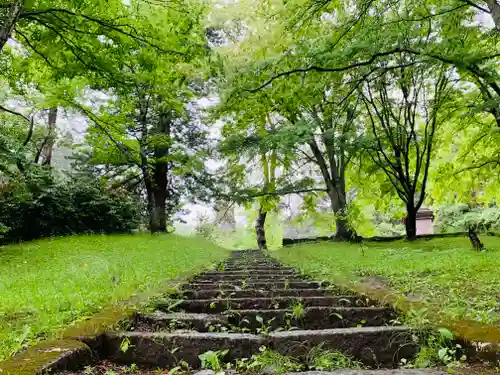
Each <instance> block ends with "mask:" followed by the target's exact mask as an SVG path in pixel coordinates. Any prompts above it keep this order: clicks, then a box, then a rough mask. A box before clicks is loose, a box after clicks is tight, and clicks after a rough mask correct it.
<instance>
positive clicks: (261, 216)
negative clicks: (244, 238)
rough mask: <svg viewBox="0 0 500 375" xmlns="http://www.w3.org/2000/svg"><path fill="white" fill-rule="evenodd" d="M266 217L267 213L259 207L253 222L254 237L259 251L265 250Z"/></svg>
mask: <svg viewBox="0 0 500 375" xmlns="http://www.w3.org/2000/svg"><path fill="white" fill-rule="evenodd" d="M266 217H267V212H265V211H264V210H263V209H262V207H260V208H259V213H258V215H257V220H255V235H256V237H257V245H258V246H259V249H261V250H266V249H267V241H266V229H265V224H266Z"/></svg>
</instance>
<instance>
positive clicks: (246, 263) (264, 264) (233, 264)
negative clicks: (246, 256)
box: [222, 259, 283, 268]
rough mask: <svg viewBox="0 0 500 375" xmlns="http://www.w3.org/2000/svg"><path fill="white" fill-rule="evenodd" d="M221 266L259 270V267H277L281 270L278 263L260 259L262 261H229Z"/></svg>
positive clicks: (281, 266)
mask: <svg viewBox="0 0 500 375" xmlns="http://www.w3.org/2000/svg"><path fill="white" fill-rule="evenodd" d="M222 265H223V266H224V267H242V268H249V267H255V268H261V267H278V268H283V265H282V264H281V263H279V262H276V261H273V260H269V259H267V260H266V259H262V260H257V259H255V260H248V261H241V260H230V261H226V262H223V263H222Z"/></svg>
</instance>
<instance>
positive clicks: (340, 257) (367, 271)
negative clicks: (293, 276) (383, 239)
mask: <svg viewBox="0 0 500 375" xmlns="http://www.w3.org/2000/svg"><path fill="white" fill-rule="evenodd" d="M482 241H483V242H484V243H485V245H486V247H487V248H488V251H485V252H480V253H478V252H474V251H472V250H471V249H470V245H469V242H468V239H466V238H447V239H433V240H427V241H426V240H418V241H416V242H413V243H408V242H402V241H401V242H394V243H369V244H363V248H364V255H363V252H362V251H361V247H360V245H359V244H343V243H321V244H310V245H301V246H296V247H287V248H282V249H280V250H278V251H276V252H274V253H273V255H275V256H276V257H278V258H279V259H280V260H281V261H283V262H284V263H290V264H292V265H294V266H295V267H297V268H300V269H302V270H303V271H304V272H306V273H309V274H314V275H315V276H317V277H322V278H323V280H330V281H334V282H337V283H343V284H355V283H358V282H360V281H361V280H363V278H366V277H368V276H377V277H378V278H381V279H383V280H384V281H385V282H388V283H389V285H390V287H391V289H393V290H395V291H396V293H400V294H409V295H415V296H418V297H419V298H421V299H423V300H424V301H425V302H426V303H427V304H429V305H430V309H429V310H430V311H436V312H439V315H440V317H441V318H442V317H445V319H449V318H451V319H463V318H468V319H473V320H476V321H479V322H482V323H499V322H500V272H499V269H500V238H498V237H483V238H482Z"/></svg>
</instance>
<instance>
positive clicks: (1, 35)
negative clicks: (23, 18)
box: [0, 0, 24, 52]
mask: <svg viewBox="0 0 500 375" xmlns="http://www.w3.org/2000/svg"><path fill="white" fill-rule="evenodd" d="M23 3H24V1H23V0H12V3H11V5H10V7H9V8H7V9H5V10H4V14H0V15H1V17H0V52H1V51H2V49H3V47H4V46H5V44H6V43H7V41H8V40H9V38H10V36H11V34H12V31H13V30H14V27H15V26H16V22H17V19H18V18H19V16H20V14H21V12H22V10H23Z"/></svg>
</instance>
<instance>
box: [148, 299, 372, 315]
mask: <svg viewBox="0 0 500 375" xmlns="http://www.w3.org/2000/svg"><path fill="white" fill-rule="evenodd" d="M298 303H301V304H303V305H304V307H309V306H353V307H354V306H357V307H368V306H377V305H379V304H378V303H376V302H375V301H373V300H370V299H368V298H360V297H356V296H319V297H303V298H300V297H272V298H269V297H257V298H255V297H250V298H233V297H231V298H220V299H194V300H184V301H182V302H181V303H180V304H179V305H177V306H176V309H177V310H184V311H187V312H193V313H217V312H223V311H226V310H235V309H238V310H248V309H264V310H269V309H286V308H290V307H291V306H293V305H296V304H298ZM171 305H172V301H166V302H159V303H158V304H157V308H158V309H160V310H165V309H167V310H168V307H169V306H171Z"/></svg>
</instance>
